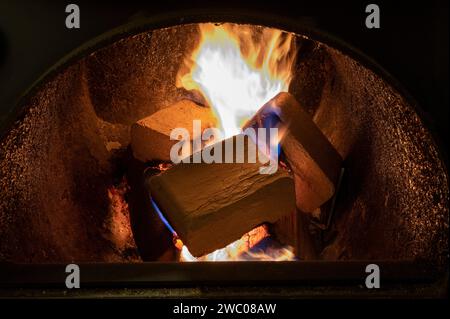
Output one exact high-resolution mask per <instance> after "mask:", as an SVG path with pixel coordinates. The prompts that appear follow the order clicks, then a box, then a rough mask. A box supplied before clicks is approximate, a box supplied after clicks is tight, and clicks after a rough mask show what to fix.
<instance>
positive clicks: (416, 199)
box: [0, 24, 449, 264]
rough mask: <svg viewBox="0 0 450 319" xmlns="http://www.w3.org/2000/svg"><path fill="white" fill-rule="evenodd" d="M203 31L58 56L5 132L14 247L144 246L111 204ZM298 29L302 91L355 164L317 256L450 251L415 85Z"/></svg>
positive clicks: (6, 235)
mask: <svg viewBox="0 0 450 319" xmlns="http://www.w3.org/2000/svg"><path fill="white" fill-rule="evenodd" d="M254 28H255V30H257V29H259V28H262V27H259V26H254ZM196 41H198V26H197V25H195V24H189V25H180V26H174V27H170V28H164V29H158V30H153V31H148V32H144V33H139V34H136V35H134V36H130V37H126V38H123V39H121V40H119V41H116V42H115V43H113V44H111V45H108V46H106V47H104V48H101V49H98V50H97V51H95V52H93V53H92V54H89V55H85V56H81V57H80V58H79V59H78V60H77V61H76V62H74V63H72V64H70V65H68V66H64V67H63V68H60V69H58V72H57V73H56V74H54V75H52V76H49V77H47V78H46V79H45V81H44V82H41V83H40V84H39V85H38V86H36V87H35V89H34V91H33V92H34V93H33V94H32V95H31V96H30V95H28V96H27V97H26V98H25V99H23V100H22V101H21V106H22V107H23V110H24V111H23V112H22V113H21V114H20V116H19V117H17V120H16V122H15V123H14V124H13V125H12V126H11V127H6V128H4V131H3V132H4V135H3V136H2V140H1V145H0V187H1V192H0V238H1V240H0V259H1V260H8V261H13V262H28V263H40V262H66V261H79V262H82V261H106V262H129V261H138V260H141V257H140V256H139V255H140V253H139V252H138V249H137V248H136V243H135V240H134V239H133V234H132V230H131V227H130V223H129V221H128V216H127V215H126V214H122V213H121V212H123V211H122V210H120V209H111V207H112V206H111V203H113V206H114V205H115V206H114V207H116V208H117V207H120V206H121V205H122V206H123V205H127V203H126V202H123V201H121V199H120V197H115V195H117V192H119V193H120V192H121V191H125V190H124V189H123V188H120V181H121V179H122V177H123V176H124V174H125V173H126V172H127V170H128V169H129V166H130V165H139V164H136V163H135V162H130V160H129V158H128V155H127V147H128V145H129V143H130V126H131V125H132V124H133V123H134V122H135V121H137V120H139V119H141V118H143V117H145V116H148V115H150V114H152V113H154V112H155V111H157V110H160V109H162V108H165V107H168V106H170V105H172V104H173V103H175V102H176V101H178V100H180V99H182V98H189V94H188V92H186V91H185V90H182V89H178V88H177V87H176V86H175V77H176V74H177V72H178V70H179V67H180V64H181V62H182V59H183V57H184V56H185V53H186V52H187V51H189V50H192V47H193V46H195V44H196ZM296 42H297V44H298V48H299V51H298V58H297V62H296V65H295V72H294V78H293V80H292V82H291V85H290V88H289V91H290V93H292V94H293V95H294V96H295V97H296V99H297V100H298V101H299V102H300V103H301V104H302V105H304V106H305V107H306V109H307V110H308V112H309V113H310V114H311V116H313V119H314V121H315V123H316V124H317V125H318V126H319V127H320V129H321V130H322V132H323V133H324V134H325V135H326V136H327V137H328V139H329V140H330V141H331V143H332V144H333V145H334V147H335V148H336V149H337V150H338V152H339V153H340V155H341V156H342V157H343V158H344V160H345V168H346V173H345V177H344V180H343V182H342V187H341V192H340V195H339V198H338V200H337V205H336V211H335V214H334V217H333V223H332V227H331V229H330V230H329V231H327V232H326V233H325V234H324V236H323V245H324V246H323V250H321V251H320V254H319V256H318V258H320V259H324V260H355V259H393V260H400V259H416V258H425V259H429V260H433V261H437V262H439V263H441V264H442V263H443V262H445V260H446V255H447V253H448V207H449V205H448V178H447V172H446V168H445V165H444V164H443V161H442V160H441V157H440V155H439V150H438V147H437V146H436V144H435V142H434V141H433V138H432V136H431V134H430V133H429V131H428V130H427V129H426V127H425V125H424V123H423V121H422V119H421V118H420V117H419V115H418V114H417V113H416V111H415V109H414V107H413V105H411V104H410V102H409V99H408V98H406V97H405V96H403V95H402V94H400V93H399V92H398V91H397V90H396V89H394V88H393V87H392V86H391V85H390V84H389V83H388V82H387V81H385V80H384V79H383V78H382V77H380V76H379V75H378V74H377V73H375V72H373V71H371V70H370V69H368V68H366V67H364V66H363V64H362V63H360V62H358V61H356V60H355V59H353V58H352V57H350V56H348V55H346V54H344V53H342V52H340V51H339V50H337V49H334V48H332V47H330V46H328V45H326V44H324V43H321V42H319V41H316V40H314V39H311V38H308V37H306V36H303V35H296ZM133 163H134V164H133ZM112 185H115V186H116V188H114V190H111V187H112ZM108 189H109V190H110V191H109V192H108ZM125 211H126V210H125ZM149 223H151V224H152V225H153V226H152V227H153V233H152V234H148V237H147V238H148V243H147V245H148V246H149V247H150V248H147V250H148V251H147V252H146V254H147V255H152V256H154V260H164V259H170V258H172V257H171V254H170V253H168V251H170V249H171V247H172V242H171V238H170V236H168V234H167V231H166V229H165V226H164V225H163V224H162V223H161V221H160V220H158V218H157V216H150V215H149ZM141 250H142V248H141ZM141 254H142V251H141ZM146 259H148V258H146Z"/></svg>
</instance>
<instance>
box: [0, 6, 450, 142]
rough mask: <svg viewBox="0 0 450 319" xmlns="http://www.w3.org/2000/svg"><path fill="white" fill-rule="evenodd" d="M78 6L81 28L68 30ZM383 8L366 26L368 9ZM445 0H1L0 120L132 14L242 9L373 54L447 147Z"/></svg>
mask: <svg viewBox="0 0 450 319" xmlns="http://www.w3.org/2000/svg"><path fill="white" fill-rule="evenodd" d="M69 3H75V4H78V5H79V6H80V11H81V29H71V30H69V29H66V28H65V24H64V21H65V18H66V15H67V14H66V13H65V7H66V5H67V4H69ZM369 3H376V4H378V5H379V6H380V9H381V29H367V28H365V25H364V21H365V18H366V15H367V14H366V13H365V7H366V5H367V4H369ZM448 6H449V5H448V1H447V0H443V1H437V0H434V1H417V2H416V1H414V2H411V1H389V2H388V1H377V0H373V1H323V0H322V1H319V0H308V1H304V0H298V1H295V2H294V1H281V0H276V1H263V0H260V1H216V2H214V1H190V0H184V1H172V0H162V1H154V0H146V1H136V0H128V1H112V2H111V1H86V0H74V1H61V0H59V1H49V0H39V1H32V0H29V1H24V0H15V1H13V0H11V1H8V0H0V121H2V120H4V119H5V116H6V115H7V114H8V112H10V111H11V109H12V108H13V107H14V105H15V103H16V101H17V99H18V97H19V96H20V94H22V93H23V92H24V91H25V90H26V89H27V88H28V87H29V86H30V85H31V84H32V83H33V82H34V81H35V80H37V78H38V77H39V76H40V75H42V74H43V73H44V72H45V71H46V70H47V69H48V68H49V67H50V66H52V65H53V64H55V63H56V62H57V61H58V60H59V59H61V58H62V57H63V56H64V55H66V54H67V53H69V52H70V51H71V50H73V49H74V48H76V47H78V46H79V45H81V44H82V43H84V42H86V41H87V40H89V39H91V38H93V37H95V36H97V35H99V34H101V33H103V32H105V31H107V30H109V29H111V28H114V27H117V26H120V25H122V24H125V23H127V22H129V21H131V20H132V19H133V18H134V17H137V16H142V15H147V16H148V15H152V14H164V13H167V12H171V11H176V10H177V9H196V8H213V9H215V10H227V11H230V10H243V11H251V12H258V11H260V12H263V13H270V14H272V13H273V14H276V15H280V16H285V17H288V18H293V19H296V18H299V19H300V18H302V19H305V17H306V21H308V23H310V24H311V25H312V26H315V27H317V28H319V29H320V30H324V31H326V32H328V33H330V34H332V35H335V36H337V37H338V38H341V39H342V40H344V41H346V42H348V43H350V44H351V45H352V46H354V47H356V48H358V49H360V50H361V51H362V52H364V53H366V54H367V55H368V56H370V57H372V58H373V59H374V60H375V61H377V62H378V63H379V64H380V65H381V66H383V67H384V68H385V69H386V70H387V71H388V72H390V73H391V74H392V75H393V76H394V77H395V78H397V79H398V80H399V82H400V83H401V84H402V85H403V86H404V87H405V88H406V89H407V90H408V91H409V93H410V94H411V95H412V96H413V97H414V98H415V99H416V100H417V101H418V102H419V104H420V106H421V107H422V109H423V110H424V111H425V113H426V116H427V117H428V120H430V122H431V125H432V126H433V128H434V129H435V131H436V132H437V134H438V135H439V137H440V139H441V141H442V142H443V145H444V146H445V147H446V148H447V147H448V137H447V136H448V135H449V134H448V133H449V132H448V115H449V112H448V110H449V104H448V85H449V81H448V43H449V41H448V24H449V23H448Z"/></svg>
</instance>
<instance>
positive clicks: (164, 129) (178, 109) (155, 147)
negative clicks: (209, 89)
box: [131, 100, 217, 162]
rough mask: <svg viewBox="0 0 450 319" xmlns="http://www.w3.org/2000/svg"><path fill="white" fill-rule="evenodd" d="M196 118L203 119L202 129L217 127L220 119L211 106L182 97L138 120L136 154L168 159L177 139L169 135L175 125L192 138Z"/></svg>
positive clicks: (134, 134) (144, 158)
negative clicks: (217, 118) (172, 138)
mask: <svg viewBox="0 0 450 319" xmlns="http://www.w3.org/2000/svg"><path fill="white" fill-rule="evenodd" d="M194 120H200V121H201V130H202V132H203V130H204V129H206V128H208V127H215V126H216V122H217V120H216V118H215V116H214V114H213V112H212V110H211V109H210V108H208V107H203V106H199V105H197V104H196V103H194V102H192V101H190V100H181V101H179V102H177V103H175V104H173V105H172V106H169V107H167V108H165V109H162V110H159V111H158V112H156V113H154V114H152V115H150V116H148V117H146V118H143V119H141V120H139V121H137V122H136V123H134V124H133V125H132V126H131V148H132V150H133V156H134V157H135V158H136V159H138V160H140V161H142V162H147V161H152V160H160V161H169V160H170V149H171V148H172V146H173V145H174V144H175V143H177V141H176V140H171V139H170V133H171V132H172V130H173V129H175V128H184V129H186V130H187V131H188V132H189V136H190V138H191V140H192V139H193V138H195V136H194V134H193V133H194V132H193V121H194ZM200 134H201V132H200Z"/></svg>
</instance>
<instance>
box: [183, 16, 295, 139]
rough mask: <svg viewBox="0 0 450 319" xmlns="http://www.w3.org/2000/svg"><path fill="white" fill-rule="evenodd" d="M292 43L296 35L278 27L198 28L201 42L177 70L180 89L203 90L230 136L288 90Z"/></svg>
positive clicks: (223, 26)
mask: <svg viewBox="0 0 450 319" xmlns="http://www.w3.org/2000/svg"><path fill="white" fill-rule="evenodd" d="M293 43H294V41H293V35H292V34H288V33H285V32H282V31H280V30H276V29H270V28H258V27H254V26H253V27H252V26H244V25H233V24H222V25H220V26H217V25H214V24H200V43H199V45H198V47H197V48H196V49H195V50H194V51H193V52H192V54H191V55H190V56H189V57H187V58H186V59H185V61H184V65H183V67H182V68H181V69H180V71H179V72H178V75H177V86H178V87H183V88H185V89H187V90H197V91H199V92H200V93H201V94H202V95H203V97H204V98H205V100H206V101H207V102H208V104H209V105H210V106H211V107H212V109H213V111H214V113H215V115H216V117H217V118H218V120H219V123H220V127H219V129H221V131H222V133H223V138H229V137H231V136H233V135H236V134H238V133H240V131H241V127H242V126H243V124H245V122H247V121H248V120H249V119H250V118H251V117H252V116H253V115H254V114H255V113H256V112H257V111H258V109H259V108H260V107H261V106H263V105H264V104H265V103H266V102H267V101H269V100H270V99H271V98H273V97H274V96H275V95H277V94H278V93H279V92H282V91H285V92H287V91H288V88H289V83H290V81H291V78H292V75H291V73H292V72H291V71H292V66H293V63H294V60H295V55H296V54H295V50H294V49H293V46H294V45H293Z"/></svg>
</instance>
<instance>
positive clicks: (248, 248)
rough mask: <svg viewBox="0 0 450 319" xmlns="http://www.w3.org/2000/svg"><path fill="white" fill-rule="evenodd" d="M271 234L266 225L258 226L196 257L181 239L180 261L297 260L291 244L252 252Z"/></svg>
mask: <svg viewBox="0 0 450 319" xmlns="http://www.w3.org/2000/svg"><path fill="white" fill-rule="evenodd" d="M269 237H270V234H269V232H268V230H267V228H266V227H265V226H263V225H262V226H258V227H256V228H254V229H253V230H251V231H250V232H248V233H247V234H245V235H244V236H242V237H241V238H240V239H238V240H236V241H235V242H233V243H231V244H229V245H228V246H226V247H225V248H222V249H218V250H216V251H214V252H212V253H210V254H207V255H205V256H201V257H199V258H195V257H194V256H192V255H191V253H190V252H189V249H188V248H187V247H186V245H182V244H181V249H180V246H178V245H179V244H180V242H181V241H180V240H179V239H178V240H177V244H178V245H176V246H177V248H178V249H180V250H181V253H180V261H185V262H193V261H248V260H255V261H289V260H295V255H294V253H293V249H292V247H290V246H286V247H281V248H278V247H277V248H271V247H269V248H267V249H260V250H259V251H256V252H252V248H255V247H256V246H257V244H258V243H261V241H262V240H263V239H265V238H269Z"/></svg>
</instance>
